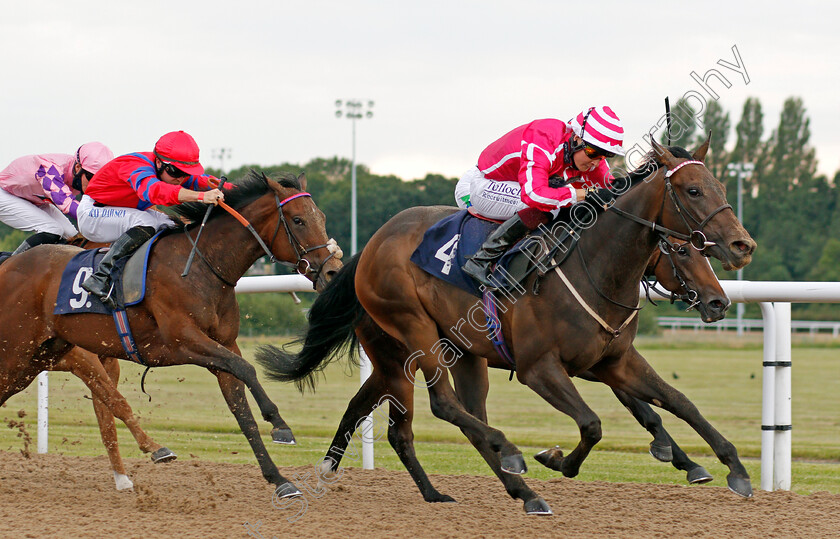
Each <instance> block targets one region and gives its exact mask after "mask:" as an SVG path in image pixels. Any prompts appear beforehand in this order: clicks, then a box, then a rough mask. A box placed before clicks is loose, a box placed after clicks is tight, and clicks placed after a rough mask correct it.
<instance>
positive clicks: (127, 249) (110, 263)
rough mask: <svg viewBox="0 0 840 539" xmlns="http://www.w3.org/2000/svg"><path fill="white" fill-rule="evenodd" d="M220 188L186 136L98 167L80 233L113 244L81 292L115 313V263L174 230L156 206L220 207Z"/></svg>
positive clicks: (82, 207) (171, 136)
mask: <svg viewBox="0 0 840 539" xmlns="http://www.w3.org/2000/svg"><path fill="white" fill-rule="evenodd" d="M218 183H219V182H218V180H217V179H216V178H215V177H213V176H210V175H208V174H204V167H202V166H201V163H200V162H199V149H198V144H196V142H195V140H194V139H193V138H192V137H191V136H190V135H189V134H187V133H185V132H184V131H173V132H171V133H167V134H165V135H163V136H162V137H161V138H160V139H159V140H158V141H157V143H156V144H155V148H154V151H152V152H138V153H131V154H128V155H122V156H120V157H117V158H116V159H114V160H113V161H111V162H110V163H108V164H107V165H106V166H104V167H102V169H101V170H100V171H99V172H97V173H96V174H95V175H94V176H93V178H92V179H91V181H90V184H89V185H88V187H87V189H86V190H85V194H84V196H83V197H82V200H81V202H80V203H79V209H78V221H79V230H80V231H81V233H82V234H83V235H84V236H85V237H86V238H88V239H90V240H93V241H97V242H104V243H108V242H113V243H112V244H111V248H110V249H109V250H108V253H107V254H106V255H105V257H104V258H103V259H102V262H100V264H99V267H98V268H97V270H96V272H95V273H94V274H93V275H91V276H90V277H88V278H87V279H86V280H85V282H84V283H82V288H84V289H85V290H87V291H88V292H90V293H91V294H94V295H95V296H97V297H99V298H100V299H101V300H102V302H103V303H105V304H106V305H108V306H110V307H111V308H114V307H115V303H114V300H113V298H112V296H111V291H112V284H111V271H112V270H113V267H114V263H115V262H116V261H117V260H119V259H120V258H123V257H125V256H128V255H130V254H131V253H133V252H134V251H135V250H136V249H137V248H138V247H140V246H141V245H143V243H145V242H146V240H148V239H149V238H151V237H152V236H154V235H155V233H156V232H157V231H158V230H160V229H162V228H167V227H170V226H174V225H175V223H174V222H173V221H172V220H171V219H170V218H169V217H168V216H167V215H166V214H165V213H163V212H160V211H157V210H156V209H155V208H154V206H155V205H161V206H173V205H175V204H179V203H181V202H203V203H205V204H218V203H219V201H221V200H224V194H223V193H222V191H220V190H219V189H217V188H216V186H217V185H218ZM230 186H231V185H230V184H226V187H230Z"/></svg>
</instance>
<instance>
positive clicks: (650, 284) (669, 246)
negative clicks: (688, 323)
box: [642, 235, 700, 312]
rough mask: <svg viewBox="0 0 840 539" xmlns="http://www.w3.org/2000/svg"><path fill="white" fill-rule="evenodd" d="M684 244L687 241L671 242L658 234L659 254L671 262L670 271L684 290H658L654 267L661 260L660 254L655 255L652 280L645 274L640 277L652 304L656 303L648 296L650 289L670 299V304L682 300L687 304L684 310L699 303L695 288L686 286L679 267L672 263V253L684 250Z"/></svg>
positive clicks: (688, 309) (698, 295) (648, 295)
mask: <svg viewBox="0 0 840 539" xmlns="http://www.w3.org/2000/svg"><path fill="white" fill-rule="evenodd" d="M686 245H688V243H671V241H670V240H669V239H668V237H667V236H664V235H660V237H659V251H660V253H661V255H665V256H666V257H667V259H668V262H669V263H670V264H671V272H672V274H673V276H674V278H675V279H676V280H677V283H678V285H679V287H680V289H682V290H684V291H685V292H684V293H682V294H678V293H676V292H668V291H667V290H660V289H659V288H658V287H657V284H659V280H658V279H657V278H656V267H657V266H658V265H659V264H660V263H661V262H662V256H661V255H660V256H659V257H657V259H656V263H655V264H653V271H652V273H653V274H654V276H653V281H651V280H650V279H649V278H648V277H647V275H646V276H645V278H643V279H642V286H643V287H644V288H645V293H646V295H647V299H648V301H650V302H651V303H652V304H653V305H656V303H655V302H654V301H653V299H651V297H650V293H651V291H653V292H655V293H656V294H658V295H659V296H661V297H663V298H665V299H668V300H670V302H671V303H672V304H673V303H674V302H675V301H682V302H684V303H686V304H688V308H687V309H686V312H688V311H690V310H691V309H693V308H695V307H696V306H697V305H699V304H700V294H699V293H698V292H697V291H696V290H694V289H693V288H691V287H689V286H688V283H686V282H685V279H684V278H683V276H682V273H680V271H679V269H678V268H677V265H676V264H675V263H674V254H675V253H680V252H681V251H684V250H685V247H686Z"/></svg>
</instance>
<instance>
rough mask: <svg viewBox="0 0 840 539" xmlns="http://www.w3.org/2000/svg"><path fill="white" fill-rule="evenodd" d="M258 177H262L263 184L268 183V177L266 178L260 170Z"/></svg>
mask: <svg viewBox="0 0 840 539" xmlns="http://www.w3.org/2000/svg"><path fill="white" fill-rule="evenodd" d="M260 176H262V179H263V181H264V182H265V183H269V181H268V176H266V175H265V172H263V171H262V170H261V171H260Z"/></svg>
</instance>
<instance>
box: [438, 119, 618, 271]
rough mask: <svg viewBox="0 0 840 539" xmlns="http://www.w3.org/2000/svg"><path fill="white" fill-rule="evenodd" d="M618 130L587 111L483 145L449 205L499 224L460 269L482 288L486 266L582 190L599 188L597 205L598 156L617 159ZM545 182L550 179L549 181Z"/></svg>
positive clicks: (602, 176)
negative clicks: (476, 163) (456, 204)
mask: <svg viewBox="0 0 840 539" xmlns="http://www.w3.org/2000/svg"><path fill="white" fill-rule="evenodd" d="M623 140H624V128H623V127H622V125H621V120H620V119H619V118H618V115H616V114H615V113H614V112H613V111H612V109H611V108H609V107H590V108H589V109H587V110H585V111H583V112H581V113H580V114H578V115H577V116H575V117H574V118H572V119H571V120H569V121H568V122H565V123H564V122H561V121H560V120H554V119H545V120H534V121H533V122H531V123H529V124H525V125H522V126H519V127H517V128H516V129H514V130H513V131H511V132H509V133H507V134H506V135H504V136H502V137H501V138H500V139H498V140H497V141H495V142H493V143H492V144H490V145H489V146H488V147H487V148H485V150H484V151H483V152H481V155H480V156H479V157H478V165H477V166H475V167H472V168H471V169H470V170H468V171H467V172H465V173H464V175H463V176H461V179H460V180H459V181H458V184H457V186H456V187H455V200H456V202H457V203H458V206H459V207H461V208H466V207H471V209H472V210H473V211H474V212H475V213H477V214H479V215H481V216H483V217H487V218H490V219H497V220H504V223H502V224H501V225H499V228H497V229H496V230H495V231H493V233H491V234H490V236H488V237H487V240H485V242H484V244H483V245H482V246H481V249H479V251H478V252H477V253H476V254H475V255H473V256H471V257H470V258H469V259H468V260H467V262H466V264H464V271H465V272H466V273H468V274H469V275H470V276H472V277H473V278H474V279H476V280H477V281H478V282H480V283H482V284H484V285H485V286H487V287H489V288H493V287H494V286H495V285H493V284H492V283H491V282H490V280H489V275H490V268H491V266H492V264H493V262H495V261H496V260H497V259H498V258H499V257H501V256H502V255H503V254H504V253H505V251H507V250H508V248H510V247H511V246H512V245H513V244H514V243H516V242H517V241H519V240H520V239H521V238H523V237H524V236H525V235H526V234H527V233H528V232H530V231H531V230H534V229H536V228H537V227H538V226H539V225H541V224H545V223H547V222H549V221H550V219H551V217H552V213H554V215H556V213H557V211H559V209H560V208H562V207H564V206H569V205H571V204H574V203H575V202H579V201H582V200H583V199H584V198H585V197H586V194H587V190H586V189H585V188H590V189H593V188H600V189H601V192H600V193H601V194H600V196H599V197H598V198H599V200H600V201H604V200H605V199H606V200H611V199H612V198H613V196H612V195H611V193H609V192H607V191H608V190H607V189H606V188H607V187H608V186H609V184H610V183H611V181H612V179H613V177H612V175H611V174H610V172H609V165H608V164H607V162H606V160H605V159H606V158H610V157H614V156H615V155H624V151H623V149H622V143H623ZM549 179H551V181H549Z"/></svg>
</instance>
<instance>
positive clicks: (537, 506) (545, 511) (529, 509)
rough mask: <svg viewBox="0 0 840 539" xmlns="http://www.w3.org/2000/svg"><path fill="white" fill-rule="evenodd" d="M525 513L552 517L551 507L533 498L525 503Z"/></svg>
mask: <svg viewBox="0 0 840 539" xmlns="http://www.w3.org/2000/svg"><path fill="white" fill-rule="evenodd" d="M525 513H527V514H529V515H553V514H554V513H552V512H551V507H549V506H548V504H547V503H545V500H543V499H542V498H534V499H533V500H528V501H527V502H525Z"/></svg>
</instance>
